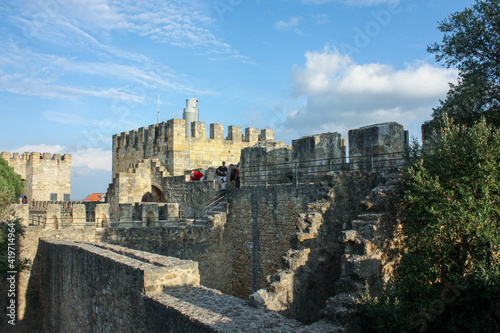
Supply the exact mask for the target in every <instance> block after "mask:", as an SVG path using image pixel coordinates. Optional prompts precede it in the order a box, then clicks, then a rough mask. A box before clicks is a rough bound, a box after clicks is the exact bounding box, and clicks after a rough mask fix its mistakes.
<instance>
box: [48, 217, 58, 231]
mask: <svg viewBox="0 0 500 333" xmlns="http://www.w3.org/2000/svg"><path fill="white" fill-rule="evenodd" d="M47 224H48V226H46V227H45V228H47V229H59V219H58V218H57V216H55V215H53V216H52V217H51V218H49V219H47Z"/></svg>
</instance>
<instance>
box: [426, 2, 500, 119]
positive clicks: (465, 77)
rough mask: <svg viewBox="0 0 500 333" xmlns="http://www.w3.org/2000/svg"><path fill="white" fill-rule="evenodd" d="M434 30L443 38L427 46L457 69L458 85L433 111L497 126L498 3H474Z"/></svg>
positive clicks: (499, 85)
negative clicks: (480, 119)
mask: <svg viewBox="0 0 500 333" xmlns="http://www.w3.org/2000/svg"><path fill="white" fill-rule="evenodd" d="M438 29H439V30H440V31H441V32H443V34H444V37H443V40H442V42H441V43H440V44H438V43H435V44H433V45H431V46H429V47H428V51H429V52H431V53H434V54H435V55H436V60H437V61H443V62H444V63H445V64H446V65H447V66H448V67H450V66H455V67H457V68H458V70H459V81H458V84H456V85H455V84H451V85H450V90H449V92H448V95H447V97H446V99H445V100H444V101H441V103H440V106H439V107H437V108H436V109H435V110H434V113H433V117H434V118H435V119H441V117H442V116H444V115H448V116H450V117H452V118H453V119H455V120H456V121H457V123H462V124H467V125H472V124H473V123H474V121H477V120H479V118H480V117H481V116H485V117H486V119H487V121H488V122H490V123H493V124H495V125H496V126H500V6H499V1H498V0H476V3H475V4H474V5H472V8H467V9H465V10H464V11H462V12H457V13H455V14H452V15H450V16H449V17H448V18H446V19H445V20H443V21H441V22H440V24H439V27H438Z"/></svg>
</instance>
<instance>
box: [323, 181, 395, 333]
mask: <svg viewBox="0 0 500 333" xmlns="http://www.w3.org/2000/svg"><path fill="white" fill-rule="evenodd" d="M398 189H399V181H398V179H397V178H395V177H389V178H388V179H387V180H386V182H384V183H383V184H381V185H379V186H377V187H375V188H374V189H372V190H371V192H370V194H369V195H368V196H366V197H365V198H364V199H363V200H362V201H361V203H360V208H361V209H362V212H361V213H360V214H358V216H357V217H356V218H355V219H353V220H352V221H351V222H350V223H348V224H347V225H344V228H343V229H344V230H342V231H341V232H340V235H339V240H340V241H341V242H343V243H344V245H345V250H344V255H343V256H342V259H341V276H340V279H339V280H337V282H336V285H335V287H336V290H337V293H336V295H335V296H334V297H331V298H329V299H328V300H327V302H326V307H325V308H324V309H323V310H322V312H321V317H322V318H325V319H328V320H331V321H334V322H338V323H339V324H341V325H342V326H346V325H349V323H351V322H352V319H353V315H354V312H355V309H354V308H355V303H356V301H355V299H357V298H359V297H360V294H361V293H363V292H364V291H365V289H366V285H367V284H368V285H369V286H370V293H372V294H373V293H377V292H378V290H379V287H380V285H381V283H382V282H383V280H384V274H386V273H387V272H386V271H384V266H385V265H386V260H387V259H388V258H387V252H386V250H387V246H386V245H387V244H385V242H386V240H387V239H390V238H391V237H388V235H389V234H390V230H391V227H390V224H391V223H389V222H390V221H389V220H390V219H391V218H392V217H391V216H389V213H388V211H389V205H390V201H391V200H392V199H393V198H394V197H395V195H396V194H397V191H398Z"/></svg>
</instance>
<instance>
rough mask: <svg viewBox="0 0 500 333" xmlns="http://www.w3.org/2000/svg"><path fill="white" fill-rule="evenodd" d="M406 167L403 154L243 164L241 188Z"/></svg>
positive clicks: (305, 181)
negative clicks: (351, 172)
mask: <svg viewBox="0 0 500 333" xmlns="http://www.w3.org/2000/svg"><path fill="white" fill-rule="evenodd" d="M404 164H405V159H404V154H403V152H394V153H386V154H377V155H364V156H353V157H339V158H328V159H314V160H299V161H292V162H284V163H262V164H258V163H253V164H246V165H245V164H244V165H242V167H241V169H240V177H241V185H242V186H258V185H265V186H266V187H267V186H268V185H273V184H290V183H295V184H296V185H298V184H299V183H310V182H317V181H320V180H322V179H323V177H324V176H325V175H326V174H327V173H328V172H332V171H345V172H346V171H371V172H376V171H382V170H385V169H391V168H400V167H402V166H403V165H404Z"/></svg>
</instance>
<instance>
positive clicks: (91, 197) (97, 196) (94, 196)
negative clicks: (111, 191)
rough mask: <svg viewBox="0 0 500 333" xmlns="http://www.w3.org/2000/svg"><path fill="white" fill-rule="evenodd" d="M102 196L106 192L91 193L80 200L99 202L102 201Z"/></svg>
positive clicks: (104, 196) (103, 196) (104, 195)
mask: <svg viewBox="0 0 500 333" xmlns="http://www.w3.org/2000/svg"><path fill="white" fill-rule="evenodd" d="M104 198H106V193H92V194H91V195H89V196H88V197H87V198H85V199H83V200H82V201H92V202H99V201H104Z"/></svg>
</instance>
